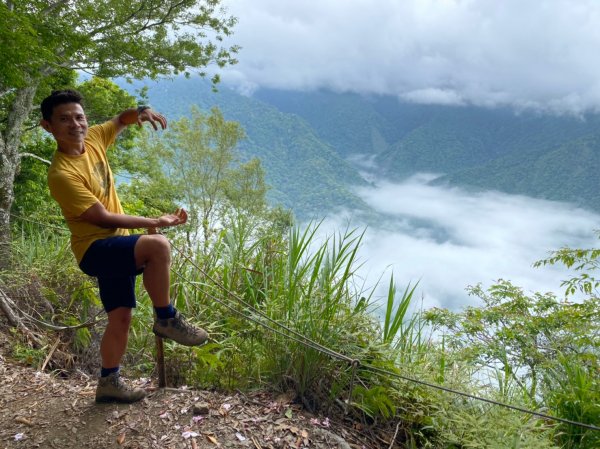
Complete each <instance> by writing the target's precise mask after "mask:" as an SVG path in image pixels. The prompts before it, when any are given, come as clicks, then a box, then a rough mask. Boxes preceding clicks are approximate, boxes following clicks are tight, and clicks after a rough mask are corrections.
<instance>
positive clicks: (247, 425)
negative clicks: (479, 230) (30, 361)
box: [0, 354, 388, 449]
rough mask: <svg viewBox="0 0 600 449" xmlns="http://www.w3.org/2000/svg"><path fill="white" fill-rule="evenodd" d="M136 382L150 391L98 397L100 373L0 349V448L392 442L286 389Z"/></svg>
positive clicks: (180, 448) (262, 448)
mask: <svg viewBox="0 0 600 449" xmlns="http://www.w3.org/2000/svg"><path fill="white" fill-rule="evenodd" d="M135 384H136V385H138V386H142V387H144V388H146V389H147V390H148V391H149V394H148V396H147V397H146V398H145V399H144V400H142V401H140V402H138V403H135V404H130V405H122V404H103V405H97V404H95V402H94V394H95V387H96V379H94V378H90V377H88V376H86V375H84V374H79V375H75V376H70V377H69V378H68V379H62V378H59V377H57V376H55V375H52V374H49V373H44V372H39V371H35V370H33V369H31V368H27V367H22V366H19V365H16V364H13V363H9V362H8V361H7V360H6V359H5V358H4V357H2V355H1V354H0V448H1V449H9V448H44V449H46V448H48V449H52V448H56V449H58V448H61V449H63V448H64V449H66V448H78V449H80V448H90V449H91V448H94V449H97V448H129V449H146V448H160V449H184V448H185V449H198V448H213V447H214V448H254V449H267V448H269V449H275V448H316V449H321V448H323V449H324V448H328V449H329V448H333V449H338V448H339V449H342V448H343V449H348V448H352V449H356V448H360V449H362V448H365V449H371V448H375V447H386V448H387V447H388V445H387V444H383V441H381V442H380V444H373V441H372V440H371V439H370V438H366V437H365V435H364V434H363V435H361V433H360V432H359V431H358V430H357V429H356V428H353V426H352V425H350V424H341V423H336V422H334V421H330V420H329V419H328V418H326V417H317V416H313V415H310V414H308V413H306V412H305V411H303V410H302V409H301V407H300V406H299V405H296V404H293V403H291V401H290V397H286V396H285V395H281V396H278V397H276V396H273V395H271V394H268V393H255V394H251V395H244V394H242V393H236V394H234V395H225V394H222V393H217V392H207V391H194V390H187V389H179V390H175V389H171V390H170V389H166V390H161V389H157V388H156V387H155V385H154V382H153V381H152V380H145V379H140V380H137V381H135ZM361 440H363V441H361ZM369 440H370V441H369Z"/></svg>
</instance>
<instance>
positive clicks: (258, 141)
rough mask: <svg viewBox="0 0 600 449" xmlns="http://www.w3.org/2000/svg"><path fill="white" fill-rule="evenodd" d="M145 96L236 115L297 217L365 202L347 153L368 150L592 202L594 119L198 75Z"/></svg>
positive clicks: (470, 182)
mask: <svg viewBox="0 0 600 449" xmlns="http://www.w3.org/2000/svg"><path fill="white" fill-rule="evenodd" d="M126 87H127V86H126ZM129 89H131V86H129ZM149 96H150V100H151V103H152V104H153V105H154V106H155V107H157V108H158V109H160V110H162V111H164V112H166V113H167V114H168V116H169V117H170V118H171V119H172V118H175V117H177V116H180V115H183V114H188V113H189V110H190V107H191V105H192V104H197V105H199V106H200V107H201V108H203V109H209V108H210V107H212V106H218V107H219V108H220V109H221V110H222V111H223V113H224V115H225V116H226V118H228V119H230V120H236V121H239V122H240V123H241V124H242V126H243V127H244V128H245V130H246V132H247V134H248V139H247V140H246V141H245V142H243V143H242V145H241V151H242V153H243V156H244V157H245V158H249V157H252V156H258V157H259V158H260V159H261V160H262V162H263V165H264V167H265V169H266V171H267V179H268V182H269V183H270V184H271V185H272V186H273V191H272V194H271V198H272V199H273V200H274V201H277V202H281V203H283V204H284V205H286V206H288V207H291V208H292V209H294V210H295V211H296V213H297V214H299V215H300V216H303V217H307V216H321V215H324V214H325V213H326V212H327V211H329V210H331V209H332V208H336V207H357V208H362V209H366V206H365V205H364V204H363V203H362V202H361V201H360V199H358V198H357V197H356V196H355V195H354V194H353V193H352V187H353V186H355V185H360V184H362V183H364V180H363V179H362V178H361V177H360V176H359V174H358V170H359V169H360V168H361V167H358V166H352V165H351V164H350V162H348V161H349V160H352V158H351V157H352V156H354V155H363V156H367V157H369V158H370V159H371V160H372V161H373V162H374V163H375V165H376V167H377V168H376V169H375V173H374V174H375V175H376V176H381V177H386V178H390V179H396V180H400V179H403V178H405V177H407V176H410V175H412V174H414V173H415V172H432V173H439V174H443V175H444V176H443V177H442V178H440V179H438V180H437V181H436V182H444V183H450V184H452V185H460V186H472V187H475V188H477V189H495V190H500V191H504V192H508V193H517V194H524V195H530V196H533V197H538V198H545V199H553V200H562V201H570V202H574V203H576V204H578V205H581V206H584V207H588V208H592V209H595V210H600V199H599V198H598V195H597V193H596V189H597V187H598V182H599V180H600V177H599V175H598V168H599V167H600V148H599V144H598V140H599V136H600V115H590V116H587V117H585V118H576V117H555V116H543V115H539V114H533V113H520V114H517V113H515V112H514V111H512V110H508V109H485V108H475V107H458V106H433V105H416V104H408V103H400V102H399V101H398V100H397V99H396V98H393V97H389V96H368V97H365V96H360V95H357V94H351V93H335V92H330V91H316V92H290V91H281V90H272V89H262V90H259V91H257V92H255V93H254V95H253V96H252V97H246V96H242V95H240V94H238V93H236V92H235V91H234V90H231V89H229V88H227V87H226V86H219V92H218V93H217V94H215V93H213V92H212V91H211V89H210V86H209V85H208V83H206V82H204V81H202V80H200V79H194V80H185V79H182V78H181V79H176V80H174V81H161V82H159V83H156V84H150V91H149Z"/></svg>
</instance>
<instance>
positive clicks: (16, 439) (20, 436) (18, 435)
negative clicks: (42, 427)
mask: <svg viewBox="0 0 600 449" xmlns="http://www.w3.org/2000/svg"><path fill="white" fill-rule="evenodd" d="M23 438H25V434H24V433H17V434H16V435H15V441H21V440H22V439H23Z"/></svg>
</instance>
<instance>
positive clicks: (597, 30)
mask: <svg viewBox="0 0 600 449" xmlns="http://www.w3.org/2000/svg"><path fill="white" fill-rule="evenodd" d="M224 5H226V6H227V7H228V10H229V13H230V14H232V15H234V16H236V17H238V18H239V24H238V25H237V27H236V29H235V34H234V37H233V42H234V43H236V44H239V45H241V46H242V47H243V49H242V51H241V52H240V54H239V61H240V62H239V64H238V65H237V66H235V67H234V68H233V69H230V70H229V71H228V72H227V73H226V74H225V76H224V79H225V80H226V81H232V82H235V83H237V84H238V85H239V86H241V87H242V88H244V89H246V90H247V91H248V92H251V91H252V90H253V89H255V88H257V87H259V86H267V87H276V88H284V89H315V88H331V89H335V90H342V91H345V90H350V91H355V92H362V93H379V94H392V95H396V96H398V97H399V98H401V99H404V100H408V101H414V102H425V103H432V102H433V103H445V104H475V105H486V106H495V105H511V106H514V107H516V108H518V109H521V108H534V109H543V110H548V111H557V112H570V113H580V112H583V111H590V110H595V111H596V110H600V57H599V54H600V51H599V50H600V1H598V0H531V1H524V0H312V1H311V0H288V1H282V0H252V1H248V0H224Z"/></svg>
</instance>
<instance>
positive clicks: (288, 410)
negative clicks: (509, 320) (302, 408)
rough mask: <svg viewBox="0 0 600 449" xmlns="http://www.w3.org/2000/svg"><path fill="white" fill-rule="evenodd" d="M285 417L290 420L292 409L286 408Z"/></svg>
mask: <svg viewBox="0 0 600 449" xmlns="http://www.w3.org/2000/svg"><path fill="white" fill-rule="evenodd" d="M285 417H286V418H287V419H292V409H291V408H288V409H287V410H286V411H285Z"/></svg>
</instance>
